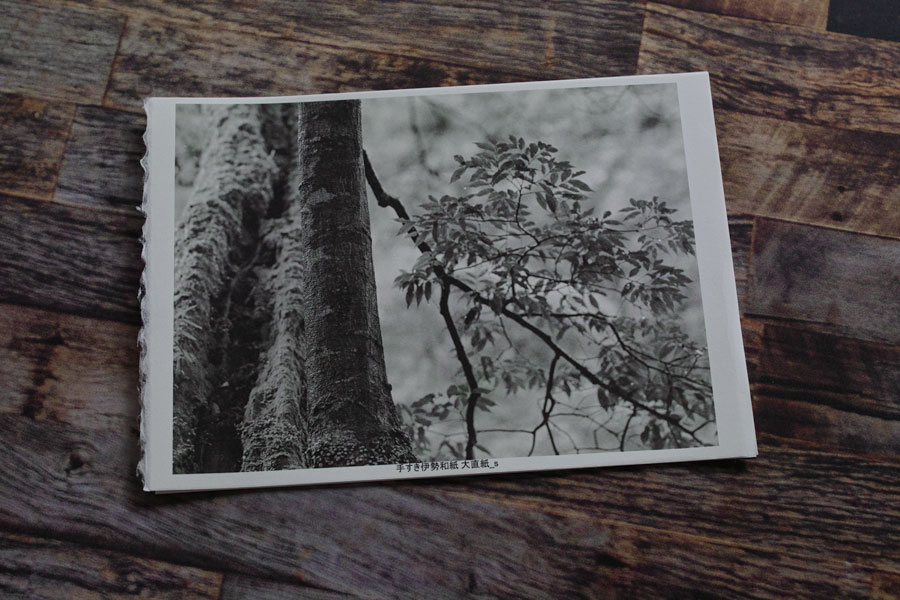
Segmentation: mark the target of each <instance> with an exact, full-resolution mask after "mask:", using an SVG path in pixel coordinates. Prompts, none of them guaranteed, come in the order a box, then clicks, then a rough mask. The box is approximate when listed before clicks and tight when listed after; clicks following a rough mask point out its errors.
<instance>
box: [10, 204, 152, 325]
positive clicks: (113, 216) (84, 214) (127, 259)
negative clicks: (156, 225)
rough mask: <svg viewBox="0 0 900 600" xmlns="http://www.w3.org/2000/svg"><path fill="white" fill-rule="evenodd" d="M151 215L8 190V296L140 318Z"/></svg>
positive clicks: (65, 309) (126, 318)
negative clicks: (142, 239) (143, 245)
mask: <svg viewBox="0 0 900 600" xmlns="http://www.w3.org/2000/svg"><path fill="white" fill-rule="evenodd" d="M142 224H143V217H141V215H140V214H139V213H138V212H137V209H135V210H134V215H133V216H132V215H126V214H123V213H122V212H121V211H120V210H117V209H116V210H113V209H106V208H99V207H96V208H90V209H86V208H84V207H79V206H73V205H67V204H62V203H59V202H50V201H42V200H29V199H25V198H16V197H13V196H7V195H0V302H12V303H15V304H25V305H29V306H39V307H42V308H48V309H52V310H58V311H60V312H66V313H72V314H78V315H90V316H95V317H98V318H101V319H113V320H119V321H127V322H131V323H136V322H137V321H138V320H139V318H140V316H139V314H138V308H137V291H138V282H139V279H140V272H141V269H142V268H143V264H142V262H141V250H140V244H139V243H138V239H139V236H140V228H141V226H142Z"/></svg>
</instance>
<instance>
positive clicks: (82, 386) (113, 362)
mask: <svg viewBox="0 0 900 600" xmlns="http://www.w3.org/2000/svg"><path fill="white" fill-rule="evenodd" d="M137 333H138V328H137V327H136V326H134V325H127V324H124V323H117V322H115V321H107V320H97V319H85V318H81V317H73V316H71V315H65V314H59V313H50V312H46V311H43V310H38V309H33V308H25V307H21V306H14V305H11V304H0V381H2V382H3V384H2V390H3V393H2V394H0V413H7V414H20V415H24V416H26V417H28V418H30V419H34V420H35V421H44V420H49V421H59V422H63V423H67V424H70V425H72V426H75V427H78V428H80V429H83V430H85V431H89V430H93V429H101V430H109V429H110V428H112V427H114V425H116V424H119V423H121V422H122V421H123V420H125V421H131V422H133V423H137V417H138V407H137V403H136V402H134V401H132V399H133V397H134V395H135V391H136V390H137V378H138V351H137V344H136V340H137ZM125 399H127V400H128V401H125Z"/></svg>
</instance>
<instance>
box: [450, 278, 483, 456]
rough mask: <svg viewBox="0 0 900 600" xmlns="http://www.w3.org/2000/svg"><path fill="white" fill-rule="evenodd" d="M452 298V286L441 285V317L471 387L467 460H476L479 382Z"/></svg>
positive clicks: (467, 427) (468, 407)
mask: <svg viewBox="0 0 900 600" xmlns="http://www.w3.org/2000/svg"><path fill="white" fill-rule="evenodd" d="M449 298H450V286H448V285H446V284H443V285H441V300H440V309H441V316H442V317H444V323H445V324H446V325H447V331H448V332H450V339H451V340H453V348H454V349H455V350H456V358H458V359H459V363H460V365H461V366H462V371H463V375H465V377H466V384H467V385H468V386H469V398H468V399H467V400H466V431H467V433H468V439H467V440H466V459H468V460H471V459H473V458H475V456H474V454H475V450H474V449H475V444H477V443H478V435H477V432H476V431H475V408H476V407H477V405H478V398H479V397H480V395H481V394H480V393H479V392H478V380H476V379H475V371H474V369H472V363H471V362H469V357H468V355H467V354H466V349H465V348H464V347H463V343H462V340H461V339H460V337H459V332H458V331H457V330H456V324H455V323H454V322H453V315H451V314H450V306H449V304H448V302H447V300H448V299H449Z"/></svg>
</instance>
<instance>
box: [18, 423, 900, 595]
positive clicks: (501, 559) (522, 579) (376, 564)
mask: <svg viewBox="0 0 900 600" xmlns="http://www.w3.org/2000/svg"><path fill="white" fill-rule="evenodd" d="M0 431H2V434H3V435H2V436H0V460H2V462H3V467H4V470H5V472H6V473H9V474H10V476H8V477H7V478H5V480H4V481H3V484H2V485H0V499H2V503H0V523H2V524H3V525H4V526H6V527H15V528H17V529H19V530H39V531H45V532H48V533H53V532H57V533H62V532H64V533H65V535H68V536H78V538H79V539H83V540H85V541H87V542H89V543H91V544H92V545H98V546H104V547H110V546H112V547H115V548H117V549H119V550H120V551H123V552H127V553H134V554H138V555H142V556H146V557H148V558H154V559H155V558H157V557H167V558H168V560H172V559H175V558H177V560H178V562H179V563H182V564H187V565H191V566H195V567H199V568H206V569H213V570H216V569H225V570H229V571H236V572H241V573H253V574H254V575H255V576H257V577H264V578H267V579H280V580H284V581H295V582H301V583H305V584H307V585H313V586H315V587H320V588H324V589H329V590H334V591H338V592H344V593H354V594H360V595H366V596H372V595H374V596H383V595H389V594H398V593H401V594H402V593H407V592H411V591H412V590H417V589H418V590H421V589H422V587H423V585H425V584H424V583H423V582H427V586H428V588H429V590H430V593H431V594H432V595H433V596H434V597H458V596H463V595H476V594H482V595H485V596H488V597H491V596H500V597H523V596H527V597H547V596H551V595H552V596H557V597H560V596H561V597H573V598H581V597H584V598H588V597H596V596H597V594H599V593H600V592H601V590H602V589H604V586H606V585H609V584H610V583H612V586H613V589H614V590H615V589H616V588H617V587H618V588H619V591H620V593H622V594H624V595H625V596H626V597H627V596H629V595H630V594H629V592H630V591H632V590H637V591H639V590H641V589H643V590H644V591H645V593H647V590H650V589H653V587H654V586H665V587H666V588H671V589H673V590H676V591H678V592H680V593H681V594H682V595H684V594H686V593H688V591H689V590H694V591H696V592H700V591H703V590H706V591H707V593H713V591H714V590H715V592H716V593H715V595H717V596H719V597H738V596H740V595H743V596H744V597H751V598H778V597H783V596H782V595H781V594H780V593H779V590H790V591H791V592H792V593H791V594H790V595H791V596H792V597H798V598H803V597H807V598H816V597H830V596H832V595H834V593H836V592H837V591H838V590H841V592H842V593H844V594H845V595H846V597H859V598H862V597H865V594H866V593H867V591H868V589H869V578H870V573H871V572H872V570H873V569H881V570H885V569H886V568H889V567H888V565H895V564H896V561H897V560H898V556H897V554H898V550H897V548H898V547H900V544H898V542H900V540H898V539H897V533H896V532H897V530H898V528H897V525H898V519H900V514H898V512H897V510H896V509H895V508H893V507H891V503H890V501H889V499H890V498H891V497H892V495H893V494H895V493H896V492H897V490H898V486H900V473H898V472H897V469H896V466H895V465H893V464H884V463H877V462H872V461H867V460H865V459H861V458H850V457H833V456H828V455H820V454H815V453H796V452H792V453H787V452H779V451H775V450H770V451H767V458H765V459H762V460H759V461H752V462H750V463H747V466H746V469H745V468H743V467H741V468H740V469H735V467H734V466H733V465H735V464H737V465H744V464H745V463H735V462H727V463H724V464H720V465H718V466H717V465H716V464H708V465H705V466H704V467H703V468H697V467H694V468H688V467H669V468H664V467H655V468H653V469H634V468H632V469H608V470H595V471H593V472H582V473H578V474H570V475H566V476H565V477H558V476H557V477H553V476H551V475H540V476H537V475H531V476H519V477H498V478H493V477H484V478H479V477H473V478H470V479H467V480H457V481H456V482H453V483H443V482H441V483H429V484H403V485H394V486H386V485H381V486H345V487H343V488H334V487H332V488H328V489H297V490H268V491H257V492H233V493H219V494H195V495H190V496H183V495H182V496H177V497H173V496H152V495H149V494H145V493H143V492H141V491H140V490H139V487H138V484H137V482H136V481H135V480H134V478H133V476H130V473H131V472H132V469H133V465H134V460H135V458H136V449H135V444H136V439H135V438H134V437H132V436H127V437H126V436H122V434H121V433H118V432H110V433H109V434H106V435H104V434H101V433H100V432H92V433H91V434H90V435H85V434H84V433H82V432H80V431H78V430H77V429H72V428H70V427H68V426H66V425H64V424H61V423H53V422H49V421H45V422H42V423H37V422H35V421H32V420H31V419H27V418H24V417H22V416H19V415H0ZM117 431H121V430H117ZM24 490H28V492H29V493H23V491H24ZM723 494H727V500H726V499H725V497H724V496H723ZM824 495H827V497H828V498H829V502H827V503H820V502H818V501H817V500H818V499H820V498H823V497H825V496H824ZM759 506H766V507H767V510H766V511H759V510H757V509H758V507H759ZM591 515H593V516H591ZM750 522H752V525H753V527H752V529H750V528H748V523H750ZM685 529H687V530H691V531H694V532H698V531H705V532H706V533H707V534H708V537H706V536H704V535H703V534H701V535H697V533H691V534H688V533H684V532H683V530H685ZM748 529H750V530H749V531H748ZM425 540H427V543H423V541H425ZM373 548H378V551H377V552H375V551H373ZM666 557H668V558H666ZM510 565H517V567H516V568H510ZM674 565H679V567H678V568H677V569H675V568H669V567H670V566H674ZM725 565H731V566H733V567H736V569H734V568H725ZM766 572H768V576H767V578H766V584H765V585H763V586H759V587H758V588H754V589H752V590H749V589H748V590H744V592H743V594H738V592H737V587H736V586H738V585H740V582H742V581H745V580H746V577H747V576H750V575H752V576H753V577H759V576H761V575H762V574H763V573H766ZM794 592H796V593H794Z"/></svg>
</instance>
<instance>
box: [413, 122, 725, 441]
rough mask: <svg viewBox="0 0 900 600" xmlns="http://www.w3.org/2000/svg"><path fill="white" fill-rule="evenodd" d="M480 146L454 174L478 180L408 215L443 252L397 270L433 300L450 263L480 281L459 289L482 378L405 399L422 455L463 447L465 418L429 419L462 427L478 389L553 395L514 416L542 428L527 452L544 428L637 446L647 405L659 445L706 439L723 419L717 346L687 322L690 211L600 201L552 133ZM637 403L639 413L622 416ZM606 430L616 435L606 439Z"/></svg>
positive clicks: (417, 297) (533, 430)
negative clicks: (530, 413) (531, 412)
mask: <svg viewBox="0 0 900 600" xmlns="http://www.w3.org/2000/svg"><path fill="white" fill-rule="evenodd" d="M476 145H477V146H478V148H479V149H480V152H478V153H477V154H475V155H474V156H472V157H470V158H464V157H463V156H460V155H457V156H455V157H454V158H455V160H456V162H457V168H456V169H455V171H454V172H453V174H452V175H451V177H450V183H453V182H455V181H456V180H458V179H461V178H462V179H463V181H465V182H467V185H466V187H465V189H466V193H465V194H462V195H459V196H453V195H443V196H441V197H440V198H435V197H434V196H429V198H428V200H427V202H425V203H424V204H422V206H421V210H420V211H418V212H417V213H416V214H415V215H414V216H413V217H412V218H411V219H410V220H408V221H406V222H403V223H402V227H401V229H400V234H401V235H409V234H413V235H415V236H416V239H417V241H418V242H419V243H422V242H424V243H425V244H427V246H428V247H430V250H431V251H430V252H425V253H423V254H422V255H421V256H420V257H419V258H418V259H417V260H416V262H415V264H414V265H413V267H412V269H411V270H410V271H406V272H403V273H401V274H400V275H399V276H398V277H397V278H396V280H395V284H396V285H397V286H398V287H399V288H400V289H401V290H403V292H404V295H405V301H406V304H407V306H410V305H412V304H413V303H415V304H416V305H418V304H420V303H421V302H423V301H428V300H430V298H431V297H432V295H433V294H434V293H435V290H437V289H438V288H439V287H440V286H442V285H447V280H446V278H445V277H444V275H445V274H449V275H450V276H451V277H453V278H455V279H457V280H459V281H461V282H463V283H464V284H465V285H466V286H467V287H468V288H470V289H471V290H472V291H469V292H466V293H462V294H461V295H462V298H463V300H464V302H465V311H464V313H463V315H462V318H461V319H460V321H461V322H460V323H459V324H458V325H457V327H458V328H459V329H460V330H461V331H463V332H464V336H465V339H466V342H467V348H466V353H467V355H468V359H469V361H470V362H471V363H472V364H473V365H475V368H476V376H477V389H475V390H472V389H470V387H471V386H468V385H466V383H465V382H464V381H463V382H457V383H454V384H452V385H450V386H449V387H448V388H447V389H446V390H437V391H433V392H430V393H428V394H427V395H425V396H423V397H422V398H420V399H419V400H417V401H415V402H413V403H411V404H410V405H408V406H405V407H404V413H405V415H406V418H407V426H408V428H409V431H410V434H411V437H412V438H413V439H415V440H417V444H418V446H419V451H420V453H424V454H428V453H430V454H431V455H432V456H441V455H442V453H448V454H450V455H453V456H456V457H461V455H462V451H463V446H464V444H463V442H462V441H461V440H459V439H454V436H453V433H452V432H451V433H450V434H448V433H447V431H446V428H441V429H440V431H442V433H441V434H439V435H438V437H437V438H435V436H434V435H429V432H430V430H431V428H432V427H433V426H434V425H435V424H439V423H444V422H446V421H447V420H454V419H456V420H457V421H458V422H459V423H460V429H462V430H463V431H464V428H463V422H464V421H465V419H466V413H465V407H466V405H467V403H469V402H471V401H472V397H473V396H472V392H473V391H475V392H477V400H476V402H477V407H478V409H480V410H481V411H485V412H490V411H491V410H492V407H494V406H496V405H497V404H498V403H502V402H504V398H508V397H510V396H512V395H515V394H521V393H525V394H527V395H531V396H533V397H534V398H536V399H538V400H539V402H540V404H541V406H540V415H539V418H538V419H537V422H536V423H534V424H533V426H532V427H525V428H520V429H509V430H507V433H510V434H512V433H521V434H530V436H531V437H530V441H529V442H528V443H529V446H530V448H529V450H528V453H529V454H531V453H532V452H534V450H535V443H536V440H537V435H538V433H539V431H541V430H542V429H543V430H545V432H546V435H547V437H548V439H549V441H550V445H551V448H552V450H553V451H554V452H556V453H560V452H563V451H570V452H571V451H576V452H580V451H598V450H610V449H625V445H626V442H628V441H629V428H630V427H631V426H632V425H633V424H634V425H636V424H637V423H633V417H634V416H636V415H638V414H640V415H641V416H642V418H641V419H640V424H641V430H640V435H639V439H640V440H641V445H642V446H644V447H646V448H653V449H656V448H663V447H685V446H691V445H699V444H701V443H703V442H702V440H701V439H699V438H697V437H696V435H695V432H696V431H698V430H699V429H701V428H703V427H704V426H706V425H707V424H709V423H710V422H711V421H712V420H713V419H714V414H713V406H712V396H711V388H710V384H709V374H708V360H707V352H706V348H705V346H702V345H701V344H699V343H697V342H696V341H694V340H693V339H692V338H691V337H690V336H688V335H687V334H686V333H685V332H684V330H683V329H682V327H681V326H680V323H679V314H678V311H679V308H680V307H681V304H682V302H683V301H684V300H685V298H686V295H685V293H684V292H685V289H686V288H687V287H688V286H689V285H690V284H691V283H692V281H691V278H690V277H688V276H687V275H686V274H685V272H684V269H682V268H680V267H679V266H678V264H677V261H676V262H673V261H672V260H671V259H672V258H673V257H677V256H678V255H683V256H692V255H693V254H694V236H693V226H692V222H691V221H690V220H676V219H675V218H674V214H675V213H676V212H677V211H676V210H675V209H673V208H670V207H669V206H667V204H666V202H665V201H663V200H660V199H659V198H658V197H653V198H652V199H650V200H642V199H630V200H629V201H628V202H627V203H626V204H625V206H624V207H622V208H620V209H619V210H617V211H616V212H615V213H613V212H612V211H610V210H606V211H603V212H602V214H597V213H598V211H597V210H596V203H595V202H592V201H591V200H590V198H589V196H590V195H591V194H592V190H591V188H590V186H589V185H588V184H587V183H585V182H584V181H583V179H581V177H582V176H583V175H584V174H585V172H584V171H579V170H576V168H575V167H574V166H573V165H572V164H570V162H569V161H566V160H560V159H559V158H558V157H557V154H558V150H557V148H555V147H554V146H552V145H551V144H549V143H545V142H543V141H539V140H535V141H530V140H529V141H526V140H525V139H523V138H522V137H516V136H509V137H508V139H505V140H503V141H491V140H488V141H484V142H479V143H477V144H476ZM523 321H525V322H527V323H529V324H531V325H532V326H534V327H535V328H536V329H537V330H539V332H540V333H536V332H535V331H533V330H529V331H528V332H527V334H526V335H531V336H536V337H537V338H538V340H539V341H540V342H541V343H540V344H539V349H538V351H537V352H532V353H530V354H526V353H523V352H521V351H520V349H519V346H520V345H521V337H518V336H515V335H513V334H511V333H510V329H521V327H522V325H523ZM519 335H520V336H521V332H520V334H519ZM623 407H624V408H625V409H626V410H628V411H631V413H630V416H629V417H628V418H627V419H626V420H625V421H624V422H622V421H621V420H620V422H619V423H618V424H611V416H612V415H613V414H614V413H615V411H617V410H619V409H621V408H623ZM563 416H564V417H567V418H568V419H569V420H571V419H572V418H575V419H580V420H584V421H585V422H586V423H589V429H592V432H591V438H592V439H593V443H590V442H587V443H585V442H583V441H582V442H579V441H576V440H575V438H574V437H572V436H571V433H570V432H568V431H567V430H566V427H565V426H564V425H561V424H560V422H558V421H557V419H558V418H559V417H563ZM616 427H618V429H614V428H616ZM476 429H477V427H476ZM603 432H606V433H608V434H611V435H612V436H613V438H615V440H616V441H617V443H616V444H615V445H612V446H611V445H610V444H609V443H608V442H607V443H606V444H605V445H604V444H602V443H601V442H600V436H599V434H601V433H603ZM631 433H632V434H633V433H634V432H633V431H632V432H631ZM561 437H568V438H569V443H568V444H563V443H559V442H558V441H557V439H556V438H561ZM435 444H436V447H435ZM478 449H479V450H481V451H482V452H486V453H488V452H490V450H489V448H487V447H485V446H484V445H483V444H482V445H479V446H478Z"/></svg>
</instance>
